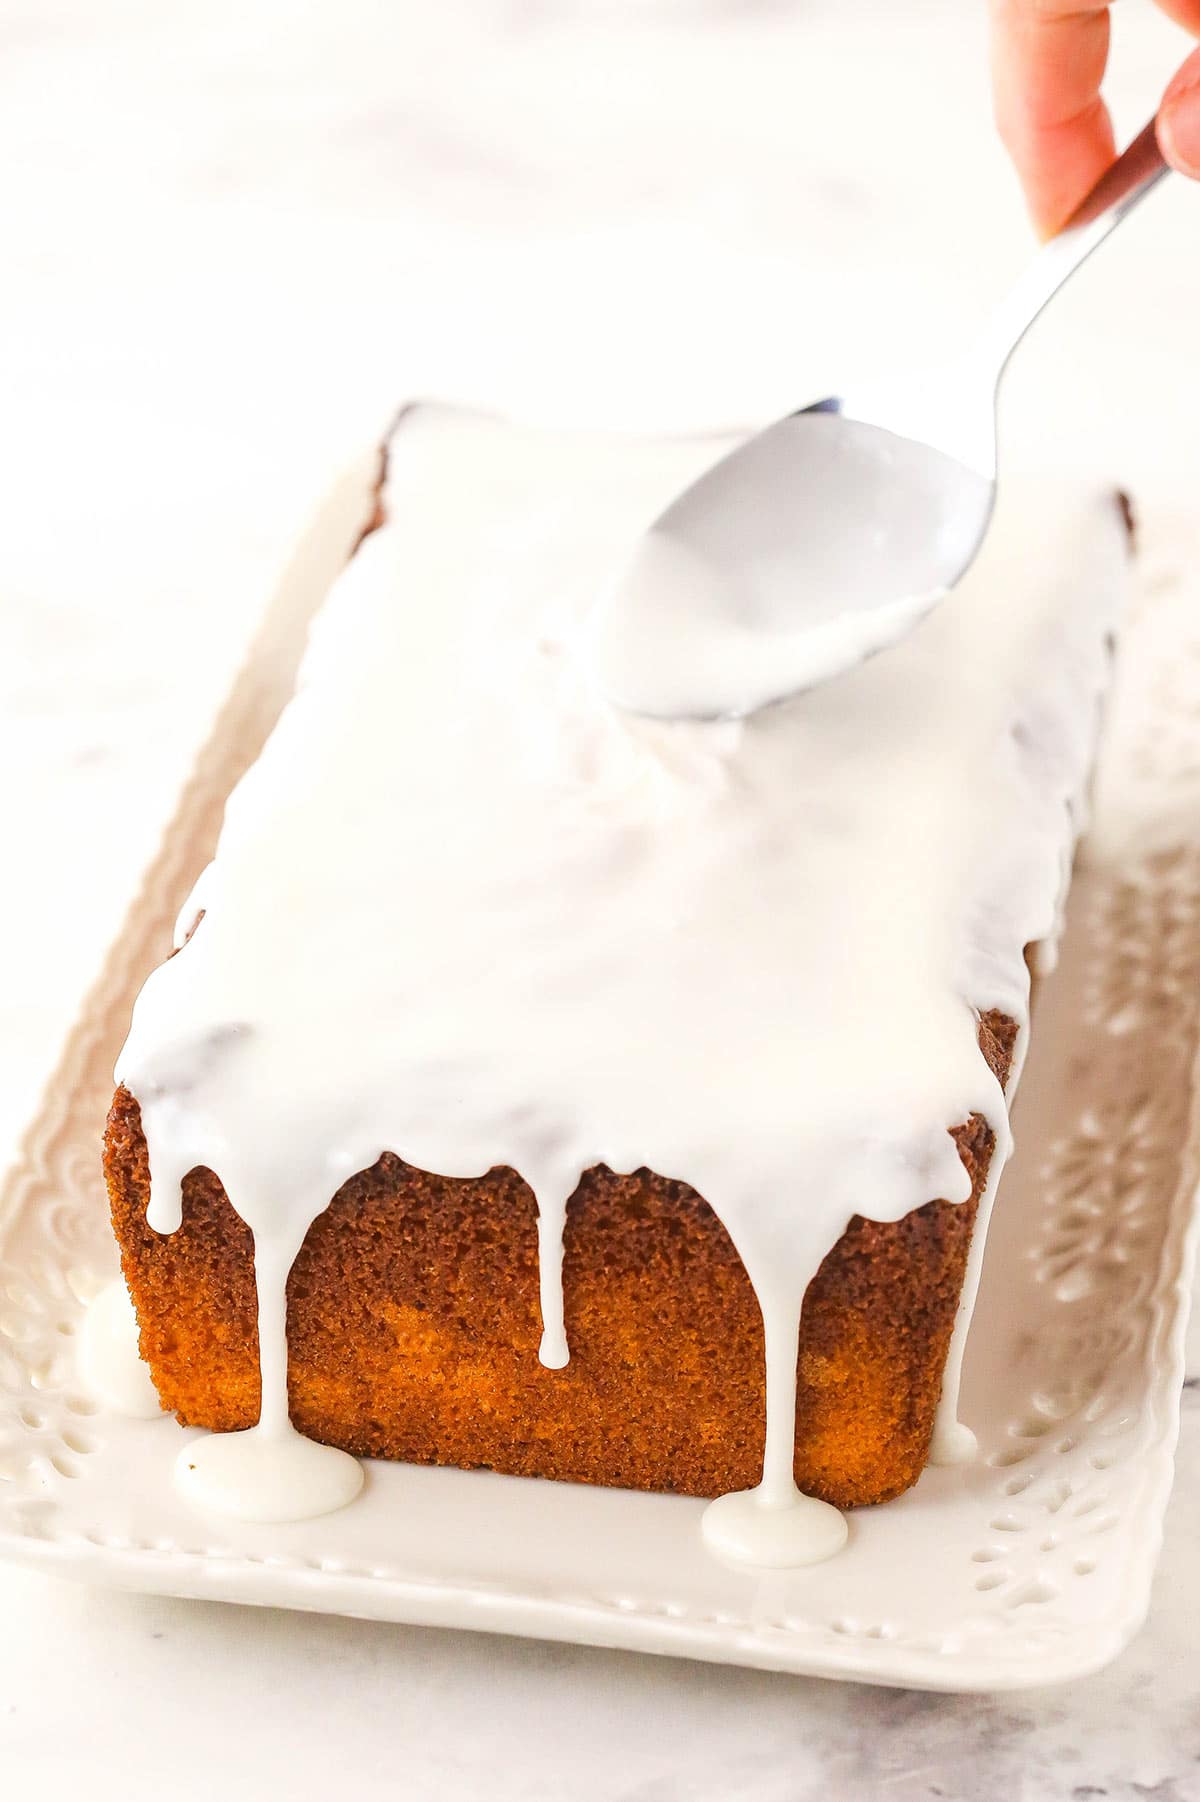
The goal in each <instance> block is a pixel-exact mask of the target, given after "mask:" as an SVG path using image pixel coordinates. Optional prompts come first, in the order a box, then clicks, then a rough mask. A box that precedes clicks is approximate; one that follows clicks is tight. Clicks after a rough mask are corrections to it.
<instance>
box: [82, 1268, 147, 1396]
mask: <svg viewBox="0 0 1200 1802" xmlns="http://www.w3.org/2000/svg"><path fill="white" fill-rule="evenodd" d="M79 1374H80V1376H81V1377H82V1379H83V1383H84V1386H85V1387H86V1388H87V1390H88V1391H89V1393H90V1394H92V1395H94V1396H95V1398H96V1400H97V1401H98V1402H103V1403H104V1405H105V1407H107V1408H111V1409H112V1410H113V1412H114V1413H115V1414H126V1415H129V1416H130V1417H131V1418H132V1419H134V1420H153V1419H154V1417H155V1415H157V1414H161V1413H162V1403H161V1402H160V1401H159V1399H158V1390H157V1389H156V1388H155V1387H154V1383H153V1381H152V1379H151V1376H150V1372H149V1369H148V1368H147V1366H146V1365H145V1364H143V1362H142V1357H141V1353H140V1352H139V1350H138V1324H137V1315H136V1314H135V1313H134V1311H133V1303H132V1302H131V1301H130V1299H129V1291H128V1289H127V1288H126V1287H125V1282H124V1279H123V1278H122V1277H117V1278H116V1279H115V1280H114V1281H113V1282H111V1283H108V1284H106V1285H105V1287H104V1288H103V1289H101V1291H100V1293H99V1294H98V1295H96V1296H93V1298H92V1300H91V1301H90V1302H89V1303H88V1307H87V1312H86V1313H85V1314H84V1317H83V1326H82V1328H81V1329H80V1334H79Z"/></svg>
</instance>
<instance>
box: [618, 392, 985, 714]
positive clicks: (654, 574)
mask: <svg viewBox="0 0 1200 1802" xmlns="http://www.w3.org/2000/svg"><path fill="white" fill-rule="evenodd" d="M990 503H991V483H990V482H988V481H987V480H986V479H985V478H984V477H983V476H981V475H979V474H978V473H977V472H976V471H974V470H971V469H967V468H966V467H965V466H964V465H963V464H961V463H957V462H955V461H954V459H953V458H951V457H947V456H945V455H944V454H943V453H942V452H940V451H936V450H932V449H931V448H930V447H929V446H928V445H923V444H916V443H912V442H910V441H909V440H907V439H904V438H898V437H896V436H895V435H894V434H893V433H892V432H885V431H883V430H881V429H880V428H879V427H878V426H871V425H864V424H862V423H861V422H860V421H857V420H852V419H842V418H840V417H838V416H837V415H833V414H827V413H799V414H794V415H793V416H792V417H791V418H789V419H781V420H779V421H778V422H777V423H776V424H775V425H773V426H771V427H770V428H769V429H768V430H767V431H765V432H759V433H758V434H757V435H756V436H755V437H753V438H750V439H748V440H747V441H746V443H744V444H742V445H739V446H738V447H737V449H736V450H735V451H734V452H733V454H732V455H731V456H726V457H724V458H723V459H722V460H721V461H720V462H718V463H716V464H715V465H714V466H713V467H712V468H711V469H708V470H706V471H705V473H704V474H703V475H702V476H701V478H700V480H699V481H698V482H696V483H695V484H694V485H693V486H692V487H691V488H690V489H688V490H686V491H685V492H684V493H683V494H681V495H679V496H678V497H677V498H676V499H675V500H673V501H672V503H671V505H670V506H669V507H668V508H667V509H666V511H665V512H664V513H663V514H662V515H661V517H660V518H658V519H656V520H655V522H654V524H653V526H652V528H651V530H650V531H648V532H647V533H646V534H645V536H644V537H643V538H642V539H641V540H640V541H639V542H638V544H637V546H636V548H635V550H634V553H633V556H632V559H631V560H630V562H629V565H628V567H627V568H626V569H625V571H624V573H623V574H622V575H621V576H620V577H619V578H618V580H617V581H616V582H615V583H614V584H613V585H612V586H611V587H610V588H609V590H608V591H607V593H605V594H604V595H602V597H601V599H600V601H599V602H598V603H597V606H596V609H595V613H594V615H593V618H592V620H591V621H590V622H589V648H588V659H589V663H590V666H591V668H592V671H593V675H594V677H595V680H596V681H597V683H598V685H599V687H600V689H601V691H602V692H603V693H605V694H606V695H608V697H609V698H610V699H611V700H613V701H615V702H617V704H618V705H619V706H622V707H627V708H629V709H631V710H632V711H633V712H635V713H644V714H648V715H650V716H651V717H654V718H659V719H681V718H682V719H686V718H699V719H712V718H716V717H719V716H738V715H742V714H746V713H750V712H752V711H753V710H754V709H755V708H756V707H762V706H765V705H767V704H768V703H770V702H773V701H778V700H780V699H781V698H783V697H784V696H787V695H794V694H799V693H800V692H802V691H803V690H804V689H806V688H810V687H813V686H815V685H816V684H817V683H819V682H826V681H828V680H829V679H830V678H831V677H832V676H837V675H840V674H841V673H842V672H843V671H846V670H849V669H852V668H853V667H854V666H855V665H856V664H858V663H861V662H862V660H863V659H864V658H865V657H870V656H873V655H874V654H875V653H876V652H878V651H881V650H884V649H885V648H886V647H887V646H888V645H891V644H894V643H895V642H896V641H897V639H899V638H902V637H903V635H904V634H905V633H906V632H908V631H910V630H911V628H912V627H913V625H914V624H915V622H916V621H917V620H919V619H921V618H923V616H924V615H925V614H926V613H928V612H929V610H930V608H931V607H933V606H934V605H935V604H936V603H937V602H938V601H940V600H941V599H942V597H943V595H944V594H945V593H946V590H947V587H948V586H949V585H950V584H951V583H952V582H954V581H956V580H957V578H958V576H959V574H960V572H961V570H962V568H963V566H964V564H965V563H966V562H967V561H968V559H969V557H970V556H971V554H972V553H973V551H974V549H975V546H976V542H977V540H978V537H979V534H980V532H981V530H982V526H983V522H984V521H985V520H986V518H987V514H988V510H989V507H990Z"/></svg>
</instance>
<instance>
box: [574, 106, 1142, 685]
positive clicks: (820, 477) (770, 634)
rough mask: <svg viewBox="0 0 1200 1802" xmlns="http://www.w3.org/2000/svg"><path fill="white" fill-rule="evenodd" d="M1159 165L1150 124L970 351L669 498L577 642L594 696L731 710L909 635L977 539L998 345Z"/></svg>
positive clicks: (747, 452) (841, 401)
mask: <svg viewBox="0 0 1200 1802" xmlns="http://www.w3.org/2000/svg"><path fill="white" fill-rule="evenodd" d="M1166 169H1167V165H1166V163H1165V161H1164V159H1163V156H1162V153H1161V151H1160V150H1159V148H1158V140H1157V135H1156V122H1155V121H1154V120H1151V122H1150V123H1149V124H1148V125H1147V126H1145V128H1144V129H1143V130H1142V131H1141V132H1140V133H1139V134H1138V136H1137V137H1136V138H1135V139H1134V140H1133V142H1132V143H1131V144H1130V145H1129V147H1128V149H1127V150H1125V152H1124V153H1123V154H1122V155H1121V156H1120V157H1119V158H1118V159H1117V161H1116V162H1115V163H1114V164H1113V166H1112V168H1110V169H1109V170H1108V172H1107V173H1106V174H1105V175H1103V176H1102V177H1101V179H1100V181H1099V182H1098V183H1097V184H1096V186H1095V187H1094V188H1093V189H1092V191H1091V193H1090V194H1089V195H1088V196H1087V198H1086V199H1085V200H1084V201H1083V203H1082V205H1081V206H1079V207H1078V208H1077V210H1076V211H1075V212H1074V213H1073V214H1072V216H1071V218H1070V219H1069V220H1068V221H1067V223H1066V224H1065V225H1064V226H1063V228H1062V230H1061V231H1060V232H1059V233H1058V234H1057V235H1056V236H1055V237H1054V238H1052V239H1050V241H1049V242H1048V243H1047V244H1045V245H1044V246H1043V247H1042V249H1041V251H1040V252H1039V253H1038V255H1037V256H1036V257H1035V258H1034V260H1033V261H1032V262H1031V263H1030V264H1029V265H1028V267H1027V268H1026V270H1025V272H1024V275H1023V276H1022V277H1021V279H1020V280H1019V281H1018V282H1017V284H1016V285H1015V287H1014V288H1013V289H1012V290H1011V291H1010V293H1009V295H1008V296H1007V298H1006V300H1005V301H1004V302H1003V304H1002V305H1001V307H1000V308H999V310H998V311H997V313H996V314H995V315H994V317H993V319H992V321H991V323H990V325H989V326H988V327H987V329H986V330H985V332H984V333H983V335H982V337H981V338H980V340H979V342H978V343H977V344H976V346H975V347H974V349H973V351H972V352H971V354H970V355H969V356H967V357H964V358H961V359H959V360H958V361H956V362H954V363H950V364H947V365H945V366H943V367H942V368H941V369H938V370H935V371H930V372H928V373H926V374H923V375H921V376H920V377H916V378H910V379H908V380H906V381H898V382H894V383H890V384H880V385H879V386H878V387H876V388H874V389H867V388H863V389H861V390H855V389H853V388H851V389H848V390H847V392H846V395H845V396H844V397H842V396H833V397H829V398H827V399H824V400H819V401H816V402H815V403H814V404H812V405H811V406H808V407H805V408H803V409H801V410H800V411H799V412H796V413H793V414H791V415H789V416H788V417H787V418H784V419H781V420H779V421H778V422H777V423H776V424H775V425H772V426H769V427H768V428H767V430H766V431H764V432H760V433H758V434H757V435H756V436H754V437H752V438H749V439H748V440H747V441H746V442H745V443H744V444H742V445H739V446H738V447H737V448H736V449H735V450H733V451H731V452H730V453H729V454H728V455H726V456H725V457H723V458H722V459H721V460H720V462H718V463H716V464H714V466H713V467H712V468H711V469H709V470H707V471H705V473H704V474H703V475H702V476H701V477H700V478H699V480H698V481H696V482H694V483H693V484H692V485H691V487H690V488H687V489H685V491H684V492H683V493H682V494H681V495H679V496H678V497H677V498H676V499H675V500H674V501H672V502H671V504H670V506H669V507H667V509H666V510H665V512H663V513H662V514H660V515H659V517H658V518H657V519H656V520H655V521H654V523H653V525H652V526H651V527H650V529H649V531H648V532H647V533H646V534H645V536H644V537H643V539H642V540H641V542H640V544H639V545H638V546H637V547H636V549H635V552H634V555H633V557H632V559H631V561H630V563H629V565H628V567H627V568H626V570H625V571H624V572H623V574H622V575H621V577H620V579H619V580H618V581H617V582H616V583H615V584H614V585H613V587H612V588H611V589H610V591H609V592H608V593H607V594H606V595H605V596H604V597H603V598H602V599H601V600H600V601H599V602H598V604H597V606H596V608H595V609H594V611H593V615H592V618H591V621H590V630H589V646H588V652H589V657H590V661H591V666H592V673H593V677H594V679H595V680H596V681H597V683H598V685H599V686H600V688H601V689H602V691H603V692H604V693H605V694H606V695H607V697H608V698H609V699H610V700H611V701H613V702H614V703H615V704H616V705H617V706H619V707H622V708H624V709H626V710H627V711H629V712H633V713H642V714H648V715H651V716H654V717H657V718H663V719H701V720H704V719H716V718H727V717H731V716H732V717H737V716H741V715H744V714H749V713H754V712H756V711H757V710H758V709H759V708H761V707H765V706H769V705H771V704H772V703H774V702H777V701H781V700H786V699H787V698H788V697H789V696H791V695H795V694H798V693H801V692H803V691H804V690H805V689H807V688H811V687H813V686H814V685H815V684H817V683H820V682H826V681H829V680H830V679H831V678H833V677H835V676H838V675H840V674H842V673H844V672H845V671H846V670H849V669H852V668H854V667H855V666H856V665H857V664H859V663H861V662H862V661H863V660H864V659H865V658H866V657H869V656H871V655H873V654H874V653H875V652H877V651H881V650H884V649H885V648H886V647H888V646H889V645H893V644H895V643H896V642H897V640H898V639H900V638H902V637H903V636H904V635H905V633H907V632H909V631H910V630H911V629H912V628H913V627H914V626H915V625H916V624H917V622H918V621H919V620H920V619H922V618H923V617H924V615H925V614H927V613H928V612H929V611H930V609H931V608H932V607H934V606H935V605H936V604H937V602H938V601H940V600H941V599H943V597H944V596H945V595H946V594H947V593H948V592H949V591H950V590H951V589H953V588H954V586H955V585H956V583H957V582H959V581H960V580H961V578H962V577H963V575H964V574H965V573H966V571H967V570H968V569H969V568H970V566H971V564H972V563H973V562H974V560H975V557H976V555H977V554H978V551H979V548H980V546H981V545H982V543H983V540H984V537H985V536H986V533H987V527H988V522H989V520H990V518H991V513H992V506H993V502H994V499H995V491H996V390H997V387H998V385H999V382H1000V378H1001V376H1002V374H1003V372H1004V369H1005V367H1006V365H1007V362H1008V359H1009V357H1010V356H1011V355H1012V352H1013V350H1014V349H1015V347H1016V345H1017V344H1018V343H1019V342H1020V340H1021V338H1022V337H1023V336H1024V334H1025V332H1026V331H1027V330H1028V328H1029V326H1030V325H1031V324H1032V322H1033V320H1034V319H1035V318H1036V317H1037V315H1038V314H1039V313H1040V312H1041V311H1042V309H1043V307H1044V306H1045V305H1046V304H1047V302H1048V301H1049V300H1050V299H1051V297H1052V296H1053V295H1054V294H1056V293H1057V292H1058V290H1059V289H1060V288H1061V287H1062V285H1063V283H1064V282H1065V281H1066V280H1067V279H1068V277H1069V276H1070V275H1072V274H1073V273H1074V271H1075V270H1076V269H1077V268H1078V267H1079V265H1080V264H1081V263H1082V262H1083V261H1084V259H1085V258H1086V257H1087V256H1089V255H1090V253H1091V252H1092V251H1093V250H1094V249H1095V247H1096V245H1097V244H1099V243H1101V242H1102V241H1103V239H1104V238H1106V237H1107V236H1108V234H1109V232H1111V231H1112V230H1113V228H1114V227H1115V226H1116V225H1117V224H1118V223H1119V222H1120V220H1121V219H1123V218H1124V217H1125V215H1126V214H1127V213H1128V212H1129V210H1130V209H1131V207H1133V206H1134V205H1135V204H1136V203H1137V201H1139V200H1140V199H1141V198H1142V196H1143V195H1144V194H1147V193H1148V192H1149V191H1150V189H1151V188H1152V187H1153V186H1154V184H1155V183H1156V182H1157V181H1158V180H1159V178H1160V177H1161V176H1163V175H1164V174H1165V173H1166Z"/></svg>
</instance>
